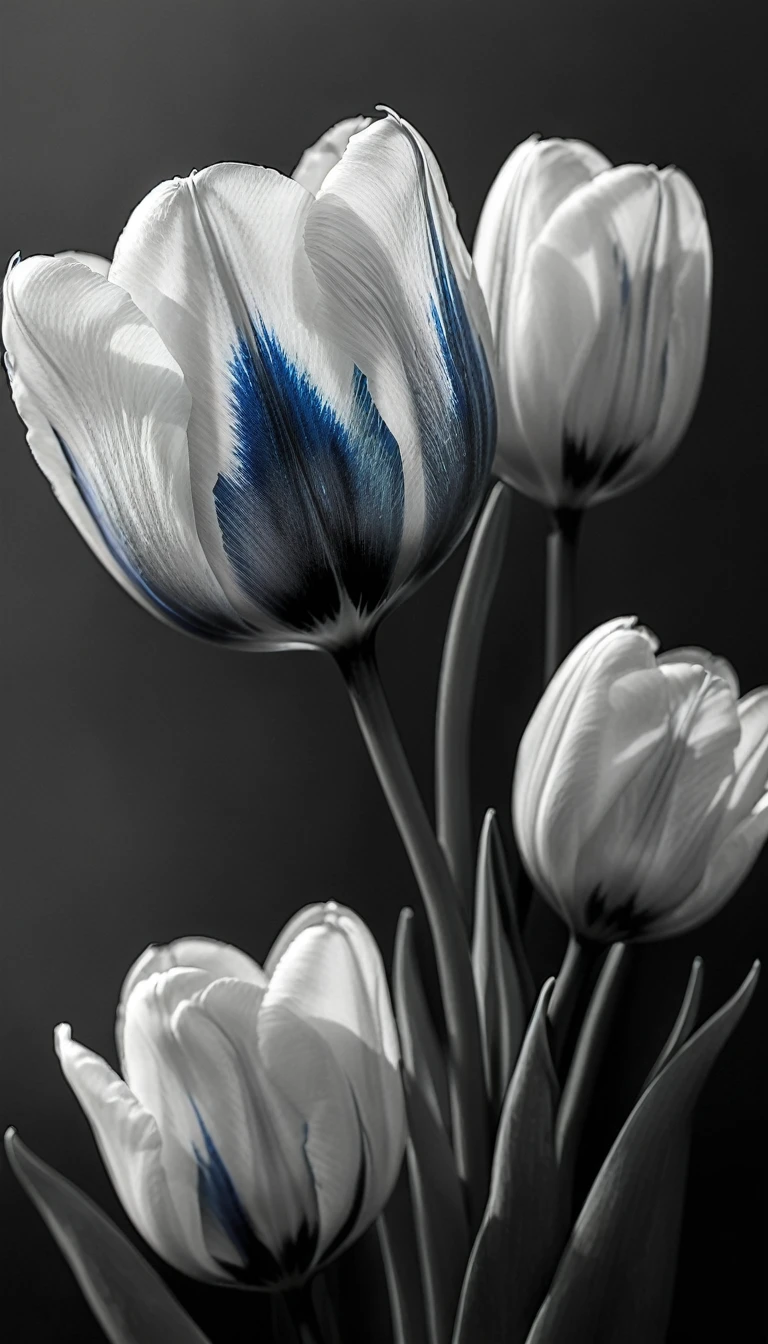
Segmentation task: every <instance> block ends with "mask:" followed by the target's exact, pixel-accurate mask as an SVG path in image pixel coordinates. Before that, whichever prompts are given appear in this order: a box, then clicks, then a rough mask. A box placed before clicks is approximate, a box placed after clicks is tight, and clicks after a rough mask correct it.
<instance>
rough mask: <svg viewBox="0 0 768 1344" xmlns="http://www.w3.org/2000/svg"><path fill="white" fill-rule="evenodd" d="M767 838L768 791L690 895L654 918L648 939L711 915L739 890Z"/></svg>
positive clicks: (696, 923) (684, 929)
mask: <svg viewBox="0 0 768 1344" xmlns="http://www.w3.org/2000/svg"><path fill="white" fill-rule="evenodd" d="M766 839H768V795H764V796H763V797H762V798H761V799H760V801H759V802H758V804H757V806H756V807H755V810H754V811H753V812H752V813H750V815H749V816H748V817H746V818H745V819H744V820H743V821H742V822H740V824H739V825H738V826H737V827H736V828H735V829H734V830H733V831H731V832H730V833H729V834H728V835H727V836H726V837H725V839H724V840H723V842H722V844H721V845H720V847H719V849H717V850H716V851H715V853H714V854H713V856H712V858H711V859H710V862H709V864H708V866H707V869H706V872H705V873H704V876H703V878H702V880H701V882H700V883H699V885H698V886H697V887H696V889H695V890H694V891H693V892H691V894H690V895H689V896H688V897H687V899H686V900H685V901H683V902H681V904H679V905H678V906H676V907H675V908H673V909H671V910H669V911H667V912H664V913H663V914H662V915H660V916H659V918H658V919H656V920H654V922H653V924H652V925H651V926H650V927H649V929H648V932H647V934H646V940H647V941H650V940H651V939H654V940H655V939H659V938H671V937H672V936H673V935H675V934H679V933H687V932H688V931H689V930H690V929H696V928H698V927H699V925H700V924H704V923H705V922H706V920H708V919H711V918H712V916H713V915H716V914H717V912H718V911H719V910H722V908H723V906H724V905H725V904H726V903H727V902H728V901H729V900H730V898H731V896H733V895H734V893H735V892H736V891H737V890H738V888H739V887H740V886H741V884H742V882H743V881H744V879H745V877H746V876H747V874H748V872H749V870H750V868H751V867H752V865H753V863H754V862H755V859H756V858H757V856H758V854H759V853H760V850H761V849H762V847H763V845H764V843H765V841H766Z"/></svg>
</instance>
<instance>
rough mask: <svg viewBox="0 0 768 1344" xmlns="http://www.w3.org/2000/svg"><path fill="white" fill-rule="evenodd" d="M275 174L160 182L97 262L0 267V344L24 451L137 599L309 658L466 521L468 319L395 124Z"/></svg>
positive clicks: (489, 438) (461, 261)
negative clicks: (0, 311)
mask: <svg viewBox="0 0 768 1344" xmlns="http://www.w3.org/2000/svg"><path fill="white" fill-rule="evenodd" d="M296 175H297V179H298V180H296V179H292V178H287V177H284V176H282V175H281V174H279V173H276V172H274V171H273V170H271V169H266V168H260V167H253V166H251V165H248V164H237V163H223V164H217V165H215V166H214V167H212V168H207V169H206V170H205V171H203V172H200V173H193V174H192V176H191V177H188V178H183V179H182V178H176V179H174V180H173V181H170V182H164V183H162V184H161V185H160V186H159V187H157V188H156V189H155V190H154V191H152V192H150V194H149V196H148V197H147V198H146V199H145V200H144V201H143V202H142V203H141V204H140V205H139V206H138V208H137V209H136V210H135V211H134V213H133V215H132V216H131V218H130V220H129V222H128V224H127V226H126V228H125V230H124V232H123V234H122V237H121V238H120V240H119V242H118V245H117V250H116V253H115V257H114V260H113V261H112V263H111V265H110V266H109V271H108V274H106V275H105V274H104V273H103V266H102V267H101V268H99V267H97V266H95V265H94V264H93V260H92V259H90V260H86V259H84V258H78V257H77V256H76V255H74V256H73V255H70V256H59V257H31V258H29V259H28V260H25V261H20V262H18V264H15V265H13V264H12V266H11V268H10V270H9V272H8V275H7V278H6V282H5V290H4V317H3V340H4V344H5V346H6V349H7V367H8V369H9V374H10V379H11V390H12V393H13V397H14V400H15V402H16V406H17V409H18V411H19V413H20V415H21V417H22V419H23V420H24V421H25V423H26V425H27V430H28V440H29V444H30V447H31V449H32V452H33V454H34V456H35V458H36V459H37V461H38V463H39V465H40V466H41V467H42V469H43V471H44V472H45V473H46V475H47V476H48V478H49V480H50V482H51V484H52V486H53V488H54V490H55V492H56V494H57V496H58V498H59V500H60V502H61V503H62V505H63V506H64V508H65V509H66V511H67V513H68V514H69V516H70V518H71V519H72V521H73V522H74V523H75V525H76V526H77V527H78V528H79V530H80V532H81V533H82V535H83V537H84V538H85V540H86V541H87V542H88V544H89V545H90V546H91V548H92V549H93V550H94V551H95V553H96V555H97V556H98V557H99V559H100V560H101V561H102V562H103V564H104V565H105V566H106V568H107V569H108V570H109V571H110V572H111V573H112V574H113V576H114V577H115V578H116V579H117V580H118V581H119V582H120V583H121V584H122V586H123V587H124V588H125V589H127V591H128V592H130V593H131V595H132V596H133V597H135V598H136V599H137V601H139V602H140V603H142V604H143V605H144V606H145V607H147V608H148V609H149V610H151V611H152V612H154V613H155V614H156V615H158V616H161V617H162V618H164V619H165V620H166V621H169V622H170V623H171V624H173V625H175V626H176V627H179V628H182V629H184V630H187V631H189V632H192V633H195V634H198V635H202V636H205V637H208V638H210V639H216V640H221V641H225V642H228V643H231V644H239V645H244V646H246V647H267V648H279V647H285V646H296V645H304V646H309V647H317V646H324V647H328V648H331V649H335V648H339V647H343V646H344V645H345V644H348V643H354V642H355V641H357V640H359V639H360V638H361V637H362V636H363V634H364V633H365V632H366V631H367V630H369V629H370V628H371V626H372V625H373V624H375V622H377V621H378V619H379V618H380V616H381V615H382V613H383V612H384V611H385V610H386V609H387V608H388V607H389V606H391V605H392V604H393V603H394V602H395V601H397V600H399V599H400V598H401V597H402V596H403V595H404V594H405V593H406V592H407V591H409V590H410V589H411V588H412V587H413V586H414V585H415V584H416V583H418V582H420V581H421V580H423V579H424V578H425V577H426V576H427V575H428V574H429V573H430V572H431V571H432V570H433V569H434V568H435V567H436V566H437V565H439V564H440V562H441V561H442V560H443V559H445V557H446V556H447V555H448V554H449V553H450V551H451V550H452V549H453V547H454V546H455V545H456V544H457V543H458V541H459V540H460V539H461V537H462V536H463V534H464V532H465V531H466V529H467V527H468V526H469V524H470V522H471V520H472V518H473V516H474V513H475V511H476V508H477V505H478V504H479V502H480V498H481V495H482V492H483V488H484V485H485V482H486V479H487V475H488V472H489V470H490V464H491V457H492V454H493V446H494V435H495V404H494V398H493V387H492V379H491V374H490V370H489V364H488V360H487V358H486V353H485V344H486V343H487V345H488V348H489V349H490V328H489V326H488V320H487V313H486V310H485V305H484V301H483V298H482V295H481V293H480V289H479V286H478V284H477V281H476V279H475V276H474V272H473V269H472V264H471V259H470V258H469V255H468V253H467V252H466V249H465V247H464V244H463V242H462V240H461V237H460V235H459V232H458V229H457V226H456V222H455V218H454V215H453V211H452V210H451V207H450V203H449V200H448V196H447V193H446V190H445V186H444V184H443V181H442V177H441V175H440V170H439V168H438V166H437V163H436V161H435V159H434V156H433V155H432V153H431V151H430V150H429V148H428V146H427V145H426V144H425V143H424V141H423V140H422V139H421V137H420V136H419V135H418V134H417V133H416V131H414V130H413V129H412V128H411V127H410V126H408V124H407V123H405V122H403V121H401V120H400V119H399V118H397V117H395V116H394V115H389V116H387V117H386V118H385V119H383V120H379V121H376V122H375V123H373V124H371V125H369V124H368V123H367V122H366V121H365V120H364V119H357V120H353V121H350V122H346V123H342V124H341V125H340V126H338V127H334V128H333V130H332V131H331V132H329V133H328V135H327V136H325V137H323V140H322V141H321V142H319V144H318V145H317V146H315V147H314V148H313V149H312V150H311V151H308V153H307V154H306V155H305V156H304V158H303V159H302V161H301V163H300V164H299V166H298V168H297V170H296Z"/></svg>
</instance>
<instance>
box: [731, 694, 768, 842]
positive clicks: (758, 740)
mask: <svg viewBox="0 0 768 1344" xmlns="http://www.w3.org/2000/svg"><path fill="white" fill-rule="evenodd" d="M737 709H738V715H739V723H740V725H741V737H740V739H739V744H738V746H737V748H736V752H735V766H736V776H735V779H734V781H733V789H732V791H731V795H730V797H729V799H728V806H727V808H726V810H725V813H724V814H723V820H722V822H721V831H720V838H724V837H725V834H726V833H727V831H730V830H733V828H734V826H738V825H739V823H740V822H742V821H743V820H744V818H745V817H747V816H749V814H750V812H752V810H753V809H754V807H755V806H756V804H757V803H758V802H759V800H760V798H762V796H763V794H764V793H765V790H766V785H768V689H766V688H765V687H760V689H759V690H756V691H752V692H750V694H749V695H745V696H744V698H743V699H742V700H740V701H739V704H738V706H737Z"/></svg>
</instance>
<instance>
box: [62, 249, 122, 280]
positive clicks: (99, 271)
mask: <svg viewBox="0 0 768 1344" xmlns="http://www.w3.org/2000/svg"><path fill="white" fill-rule="evenodd" d="M56 256H57V257H69V258H70V259H71V260H72V261H79V262H81V263H82V265H83V266H87V267H88V269H89V270H91V271H95V272H96V275H104V276H107V275H109V268H110V266H111V265H112V262H111V261H109V260H108V259H107V258H106V257H101V256H99V254H98V253H97V252H57V253H56Z"/></svg>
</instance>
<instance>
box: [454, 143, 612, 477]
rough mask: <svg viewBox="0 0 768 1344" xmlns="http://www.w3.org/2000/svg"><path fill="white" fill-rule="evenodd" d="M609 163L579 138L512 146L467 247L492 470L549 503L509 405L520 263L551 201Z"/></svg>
mask: <svg viewBox="0 0 768 1344" xmlns="http://www.w3.org/2000/svg"><path fill="white" fill-rule="evenodd" d="M609 167H610V163H609V161H608V159H606V158H604V157H603V155H602V154H600V153H598V151H597V150H595V149H593V148H592V147H591V145H586V144H583V143H582V142H581V141H578V140H537V139H536V138H535V137H534V138H531V139H529V140H526V141H524V142H523V144H521V145H518V146H517V148H516V149H515V150H513V152H512V154H510V156H509V158H508V159H507V161H506V163H505V164H504V165H503V167H502V168H501V169H500V171H499V173H498V175H497V177H496V179H495V181H494V183H493V185H492V187H491V189H490V191H489V193H488V195H487V197H486V200H485V204H484V205H483V209H482V212H481V215H480V221H479V223H478V226H477V233H476V236H475V244H474V249H473V254H474V260H475V265H476V267H477V275H478V279H479V281H480V284H481V287H482V289H483V293H484V294H485V298H486V302H487V304H488V311H489V314H490V319H491V325H492V328H493V334H494V339H495V342H496V349H497V357H496V365H497V367H496V375H497V376H496V391H497V397H498V406H499V440H498V447H497V460H496V470H497V472H498V473H499V474H500V475H501V476H503V477H504V478H505V479H507V480H509V481H510V482H511V483H512V484H513V485H515V486H517V488H519V489H522V490H523V491H524V492H525V493H526V494H530V495H533V497H534V498H537V499H539V500H540V502H543V503H553V502H556V500H555V498H554V496H553V492H552V489H551V488H550V484H549V483H548V481H547V478H546V475H545V474H544V473H543V472H542V464H541V462H540V459H539V457H538V455H537V454H536V453H535V452H532V451H531V448H530V445H529V442H528V440H527V438H526V436H525V434H524V433H523V432H522V426H521V422H520V419H519V416H518V414H517V410H516V397H515V394H514V383H515V379H516V376H517V368H516V366H517V349H516V346H515V344H514V341H515V338H516V330H517V329H516V326H515V317H516V312H517V305H518V301H519V294H520V287H521V285H522V283H523V278H524V275H525V264H526V260H527V257H528V253H529V251H530V248H531V246H532V244H533V242H534V241H535V240H536V238H537V237H538V236H539V234H540V233H541V231H542V229H543V227H544V225H545V224H546V222H547V220H548V219H549V218H550V216H551V215H552V214H553V212H554V210H555V209H556V208H557V206H558V205H559V204H560V203H561V202H562V201H564V200H565V199H566V198H567V197H568V196H569V195H570V194H571V192H572V191H574V190H575V189H576V187H578V186H581V185H583V184H584V183H586V182H588V181H590V180H591V179H592V178H593V177H594V176H595V175H596V174H597V173H600V172H603V171H604V170H605V169H607V168H609Z"/></svg>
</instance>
